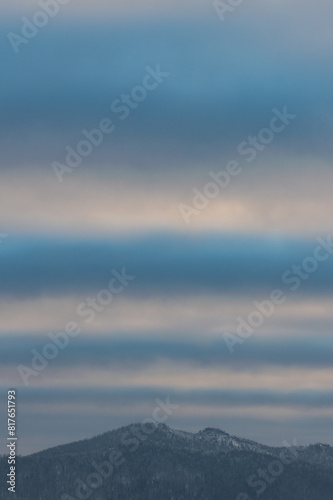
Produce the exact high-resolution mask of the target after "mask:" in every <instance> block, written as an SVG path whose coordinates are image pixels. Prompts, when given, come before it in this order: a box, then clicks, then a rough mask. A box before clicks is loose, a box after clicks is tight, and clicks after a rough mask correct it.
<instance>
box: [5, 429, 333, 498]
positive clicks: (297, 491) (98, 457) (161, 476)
mask: <svg viewBox="0 0 333 500" xmlns="http://www.w3.org/2000/svg"><path fill="white" fill-rule="evenodd" d="M16 470H17V479H16V482H17V487H16V493H12V492H8V491H7V487H8V485H6V481H7V478H6V474H7V473H8V464H7V457H2V458H1V460H0V473H1V476H2V481H1V489H0V498H1V500H7V499H11V500H16V499H17V500H88V499H91V500H193V499H196V500H255V499H258V498H260V499H262V500H332V497H333V494H332V491H333V474H332V472H333V447H331V446H329V445H324V444H315V445H311V446H306V447H305V446H288V445H286V446H285V447H270V446H265V445H262V444H259V443H256V442H254V441H250V440H248V439H242V438H239V437H236V436H231V435H229V434H227V433H226V432H224V431H222V430H220V429H213V428H206V429H204V430H202V431H199V432H197V433H190V432H184V431H178V430H174V429H171V428H169V427H167V426H166V425H165V424H145V425H143V424H133V425H131V426H127V427H122V428H120V429H117V430H114V431H111V432H107V433H105V434H102V435H99V436H96V437H94V438H92V439H86V440H83V441H78V442H75V443H70V444H67V445H63V446H57V447H55V448H50V449H48V450H45V451H41V452H39V453H35V454H33V455H30V456H27V457H19V458H18V459H17V463H16Z"/></svg>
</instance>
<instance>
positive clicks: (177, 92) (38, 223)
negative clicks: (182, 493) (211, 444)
mask: <svg viewBox="0 0 333 500" xmlns="http://www.w3.org/2000/svg"><path fill="white" fill-rule="evenodd" d="M54 2H55V0H54ZM54 2H51V1H50V2H47V1H46V0H45V1H43V0H41V1H40V2H39V3H37V2H35V1H34V0H24V1H23V0H18V1H16V2H15V3H13V2H9V0H2V1H1V3H0V7H1V10H2V16H1V21H0V36H1V56H0V57H1V67H2V70H3V75H4V77H3V78H2V79H1V81H0V96H1V101H2V113H1V115H0V132H1V133H0V144H1V150H2V155H1V156H2V161H1V167H0V168H1V184H0V209H1V214H2V217H1V224H0V272H1V274H0V275H1V280H0V297H1V301H0V374H1V386H0V392H1V407H2V409H1V416H0V426H1V431H2V432H1V433H2V435H5V434H6V432H7V431H6V428H7V421H6V417H7V415H6V397H7V396H6V395H7V390H8V389H10V388H15V389H16V390H17V406H18V436H19V448H18V449H19V452H20V453H21V454H23V455H26V454H29V453H33V452H36V451H39V450H42V449H46V448H48V447H50V446H56V445H59V444H64V443H67V442H71V441H74V440H78V439H83V438H87V437H91V436H94V435H96V434H101V433H103V432H106V431H108V430H111V429H114V428H117V427H120V426H122V425H127V424H130V423H133V422H141V421H143V420H145V419H147V418H148V419H149V418H150V419H151V418H153V415H154V409H155V408H156V404H157V403H156V401H157V400H158V401H164V402H167V401H170V402H171V404H173V405H174V407H172V410H169V414H168V413H167V414H166V419H165V423H166V424H167V425H170V426H171V427H173V428H178V429H183V430H188V431H193V432H196V431H198V430H200V429H202V428H205V427H218V428H221V429H223V430H224V431H226V432H228V433H230V434H235V435H238V436H243V437H247V438H250V439H254V440H258V441H260V442H264V443H267V444H274V445H282V443H283V441H285V440H287V441H288V442H293V440H294V439H296V441H297V443H298V444H308V443H315V442H325V443H330V444H332V445H333V438H332V433H331V423H332V418H333V389H332V376H333V366H332V359H333V357H332V355H333V338H332V319H333V313H332V275H333V244H332V242H333V235H332V224H331V220H330V214H331V213H332V209H333V202H332V195H331V187H332V181H333V170H332V140H331V135H332V125H333V100H332V76H333V70H332V65H331V64H330V57H331V51H332V50H331V49H332V43H333V35H332V30H331V22H330V20H331V18H332V14H333V7H332V4H331V2H329V1H326V0H318V1H317V2H316V3H314V2H312V1H310V0H302V1H300V0H288V1H287V0H275V1H274V0H270V1H267V0H265V1H263V0H252V1H251V3H249V2H247V1H246V0H244V1H243V2H240V3H239V5H238V6H237V7H230V4H231V3H232V2H231V3H230V4H229V8H228V9H227V10H226V11H224V10H223V7H222V6H221V4H222V3H223V2H220V3H219V2H212V1H210V0H191V2H190V1H187V0H178V1H173V0H172V1H171V0H168V1H167V0H154V1H153V0H142V1H141V2H137V1H132V0H122V1H120V0H114V1H113V2H107V1H102V0H95V1H94V2H91V1H88V0H82V1H80V2H75V1H74V0H71V1H69V2H66V1H62V2H60V1H58V2H56V3H54ZM225 4H228V2H227V1H226V2H225ZM43 7H44V8H43ZM48 9H49V10H48ZM48 12H49V13H50V14H48ZM36 25H37V26H36ZM3 453H5V451H3Z"/></svg>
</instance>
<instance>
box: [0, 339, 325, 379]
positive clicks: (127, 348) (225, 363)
mask: <svg viewBox="0 0 333 500" xmlns="http://www.w3.org/2000/svg"><path fill="white" fill-rule="evenodd" d="M53 333H56V332H53ZM166 333H167V332H166ZM18 342H19V343H20V351H17V349H15V346H16V345H17V343H18ZM48 343H50V338H49V337H48V336H46V335H45V337H44V338H43V337H41V336H38V337H34V336H33V335H32V334H29V336H26V337H22V335H20V336H18V337H17V336H15V335H12V336H11V337H9V336H5V335H2V336H1V337H0V345H1V353H0V360H1V363H2V365H3V366H12V367H14V366H15V365H16V364H25V365H27V364H28V365H29V364H30V363H31V360H32V358H33V356H34V355H35V354H34V353H35V351H34V353H33V354H31V350H32V349H36V350H37V352H39V353H42V350H43V347H44V346H45V345H46V344H48ZM300 346H301V347H300ZM332 355H333V340H332V339H331V338H330V337H310V336H304V337H303V338H301V339H300V338H299V336H292V337H289V338H286V337H281V338H280V337H279V336H270V337H269V338H265V337H262V336H260V337H256V336H253V337H252V338H251V339H248V340H247V341H246V342H245V343H244V344H242V345H241V346H239V348H238V349H237V351H235V353H234V354H233V355H231V354H230V352H229V350H228V349H227V346H226V344H225V342H224V339H223V338H222V337H221V338H218V339H213V340H203V339H200V340H198V339H196V340H189V339H186V337H185V338H184V337H183V338H177V337H176V336H175V334H170V335H169V336H167V335H166V336H165V337H164V338H154V337H153V336H150V337H144V335H142V334H141V335H140V337H139V338H138V337H135V336H132V337H130V336H128V335H126V336H125V337H124V338H122V337H120V336H118V337H115V336H114V337H113V338H108V337H106V336H105V335H104V336H97V335H95V336H86V335H83V336H81V337H78V338H76V339H74V340H73V339H71V342H70V343H69V345H68V346H67V347H66V349H65V350H64V351H60V352H59V355H58V356H57V358H56V359H55V360H54V361H50V363H49V364H50V367H55V368H57V369H58V368H59V367H66V368H76V367H82V368H84V369H86V370H88V369H93V368H96V367H105V368H107V367H110V369H111V368H112V367H117V368H118V369H121V370H144V369H146V368H147V366H149V365H154V364H156V363H157V364H158V363H161V362H162V363H163V362H164V361H168V362H171V363H179V364H184V363H185V364H188V365H190V366H193V367H196V366H197V367H198V368H200V367H202V368H210V367H221V368H223V367H225V368H228V369H231V370H234V371H247V370H249V369H250V370H251V369H253V368H254V367H258V366H261V367H273V366H276V367H286V368H289V367H298V368H305V367H307V368H322V369H327V368H330V367H331V360H332Z"/></svg>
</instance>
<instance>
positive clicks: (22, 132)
mask: <svg viewBox="0 0 333 500" xmlns="http://www.w3.org/2000/svg"><path fill="white" fill-rule="evenodd" d="M214 21H215V18H214ZM298 22H299V21H298ZM269 24H274V25H275V24H276V21H275V20H270V23H269ZM2 29H3V30H5V29H6V28H4V27H3V28H2ZM87 29H89V30H91V29H92V27H91V25H90V24H89V26H87V25H85V24H83V25H82V26H78V25H77V24H76V23H70V22H69V23H67V24H64V25H61V24H60V25H57V26H55V27H54V29H50V30H48V31H45V36H44V33H43V34H40V36H39V37H38V38H37V37H36V39H35V40H33V41H32V42H30V44H29V46H26V47H24V48H23V49H24V50H22V52H23V53H22V54H19V57H15V54H14V53H12V50H11V47H10V45H9V44H8V51H7V52H5V54H4V62H3V71H4V72H5V73H6V74H8V78H7V79H5V80H3V81H2V82H1V83H0V97H1V96H2V97H3V98H4V110H3V113H2V115H1V120H0V129H1V131H2V142H3V147H4V155H5V156H4V157H5V159H6V162H5V164H7V167H8V166H10V167H11V168H14V167H15V166H16V167H17V165H20V167H21V168H23V167H24V165H26V159H27V158H29V160H30V161H31V162H34V163H35V164H38V165H40V166H42V165H45V164H47V165H50V164H51V163H52V161H61V160H62V156H64V152H65V147H66V146H67V145H72V146H73V147H75V146H76V144H77V143H78V142H79V141H80V140H81V139H82V137H81V131H82V130H83V129H88V130H89V129H91V128H94V127H96V125H97V124H98V123H99V121H100V120H101V119H102V118H104V117H108V118H112V119H114V121H115V123H116V125H117V130H116V132H115V135H114V137H112V138H111V137H110V138H108V140H107V141H105V142H104V144H103V145H102V146H101V147H100V148H99V149H98V151H96V153H94V154H93V155H92V156H91V157H90V158H88V159H86V160H85V165H86V167H88V166H89V167H92V165H94V164H96V162H97V163H103V162H108V164H110V163H111V161H113V162H115V163H119V162H122V163H123V164H126V163H127V164H128V163H130V164H134V165H136V167H137V168H139V169H140V170H141V169H142V168H147V167H149V168H150V169H154V168H156V163H157V160H159V162H161V161H162V159H163V158H164V159H165V158H169V159H170V166H169V168H172V165H174V162H175V159H178V160H183V161H185V160H187V161H190V160H194V159H195V158H201V159H202V160H204V161H206V160H208V159H212V158H214V159H216V157H218V156H221V152H222V151H223V152H226V153H231V152H233V151H234V150H236V148H237V146H238V144H239V143H240V142H241V141H242V140H243V138H244V137H247V136H248V135H253V134H256V133H257V132H258V130H260V129H261V128H262V127H264V126H266V123H267V121H268V120H269V119H270V117H271V113H272V109H273V108H275V107H277V108H281V107H283V106H285V105H287V106H288V108H289V110H290V112H291V113H294V114H296V115H297V116H298V120H297V122H295V124H293V127H292V128H293V130H290V131H289V132H288V134H284V136H282V135H281V137H279V141H278V142H279V148H281V149H282V150H287V151H303V153H304V154H305V155H306V154H311V155H312V156H317V157H321V158H326V159H329V158H331V152H332V148H331V141H330V140H329V138H330V136H329V130H330V128H331V121H332V116H333V110H332V105H331V99H330V91H331V89H330V85H329V82H330V81H331V77H332V70H331V69H330V66H329V65H327V64H326V61H324V60H320V59H318V57H317V55H314V56H312V59H311V63H310V62H309V57H310V58H311V55H309V53H308V51H305V52H304V54H302V53H301V54H298V53H297V54H295V51H291V50H290V46H288V47H285V46H284V45H280V44H277V42H276V40H275V39H274V37H272V36H271V35H270V28H269V26H267V25H266V23H265V24H263V25H262V24H261V25H260V26H259V29H258V31H257V32H256V31H254V30H253V29H252V28H251V41H250V40H249V36H248V35H249V32H248V30H249V27H248V26H244V24H243V23H239V24H236V26H234V25H233V24H230V25H223V26H222V25H220V23H219V22H216V23H215V22H210V23H206V22H201V21H200V22H198V21H197V20H196V21H192V22H188V21H187V22H184V21H179V22H176V21H175V20H172V19H171V20H170V19H168V20H164V21H161V20H160V21H156V20H154V21H153V22H152V21H144V22H142V23H135V22H133V21H131V22H127V23H120V24H117V25H116V24H111V26H110V24H107V25H105V24H104V25H103V24H100V23H96V24H94V25H93V29H94V40H93V45H92V41H91V39H89V37H87V36H86V32H87ZM244 30H245V31H244ZM64 32H65V33H66V36H63V34H64ZM199 35H200V36H199ZM263 39H265V44H263ZM46 42H47V45H48V50H47V51H45V43H46ZM225 47H228V50H225ZM295 59H297V65H295ZM157 64H160V66H161V68H162V69H163V70H164V71H167V72H169V73H170V77H169V78H168V80H167V81H166V82H164V84H163V85H161V87H160V88H159V89H158V90H157V91H156V92H154V94H151V95H149V98H147V99H146V100H145V101H144V102H143V103H141V105H140V107H139V108H138V109H137V110H134V111H135V112H134V113H132V114H131V116H130V117H129V118H128V119H127V120H126V122H121V121H120V120H119V116H117V115H115V114H114V113H112V112H111V110H110V106H111V103H112V102H113V101H114V100H115V99H117V98H119V97H120V96H121V95H122V94H124V93H128V92H130V91H131V89H132V88H133V87H134V86H136V85H138V84H140V82H141V80H142V78H143V76H144V74H145V67H146V66H147V65H151V66H155V65H157ZM309 65H312V66H313V67H315V71H313V72H312V73H311V76H309V71H308V67H309ZM22 74H24V75H25V78H24V79H22V76H21V75H22ZM8 82H11V84H9V83H8ZM305 137H306V140H305V141H304V138H305ZM17 140H19V141H20V148H19V149H18V148H17V147H16V143H17ZM152 141H153V143H154V146H152ZM128 144H131V147H130V148H129V147H127V146H128ZM276 148H277V145H274V146H273V149H274V150H275V149H276Z"/></svg>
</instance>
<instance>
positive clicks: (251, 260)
mask: <svg viewBox="0 0 333 500" xmlns="http://www.w3.org/2000/svg"><path fill="white" fill-rule="evenodd" d="M324 239H325V240H326V238H325V235H324ZM317 246H318V243H317V242H316V240H315V241H310V240H309V241H307V240H304V241H303V240H292V239H277V240H272V239H268V238H263V237H262V238H260V237H254V236H249V237H246V236H226V235H219V234H217V233H202V234H196V235H192V236H191V235H182V234H180V233H171V232H170V233H168V232H165V233H163V232H161V233H159V234H158V233H154V234H147V235H143V236H141V237H129V236H128V237H122V238H114V239H108V240H88V239H66V240H65V239H60V238H58V239H54V238H45V237H44V238H43V237H40V238H38V237H35V238H34V237H14V236H12V237H11V238H8V240H6V245H3V247H2V248H1V253H0V272H1V276H2V279H1V282H0V294H1V295H2V296H9V297H10V296H16V297H33V296H38V295H54V294H55V295H61V294H71V293H74V292H78V291H80V292H81V293H82V292H83V290H85V291H86V292H87V293H91V292H93V291H95V292H97V291H98V290H99V289H101V288H106V287H107V284H108V282H109V280H110V278H111V271H112V269H116V270H118V271H121V269H123V268H126V271H127V273H129V274H130V275H132V276H135V280H134V281H133V282H132V283H131V286H129V287H128V289H127V290H126V294H127V293H129V294H130V295H131V294H132V293H134V294H139V295H140V294H141V295H142V294H143V295H145V296H153V295H155V294H162V295H165V294H170V293H171V294H176V295H177V294H181V293H187V294H193V293H196V292H198V291H200V292H215V293H222V292H230V293H245V292H249V291H251V292H256V293H261V294H263V293H270V292H271V291H272V290H273V289H274V288H281V287H284V289H285V288H286V284H287V282H286V281H284V283H283V282H282V275H283V274H284V273H285V272H287V271H288V270H290V269H291V268H292V266H293V265H299V264H301V263H302V261H303V260H304V259H305V258H307V257H311V256H313V253H314V249H315V248H316V247H317ZM322 252H323V254H324V253H326V255H327V252H326V251H325V250H323V249H322ZM272 262H274V266H272ZM332 266H333V262H332V259H328V260H326V262H320V263H318V270H317V271H316V272H315V273H313V274H312V273H310V274H311V279H309V278H310V276H309V275H308V278H307V279H306V280H303V283H302V288H301V289H300V291H310V292H314V291H315V292H316V293H328V292H329V291H330V286H331V274H332ZM294 274H295V273H294V272H291V270H290V273H289V275H288V276H289V280H290V279H292V278H291V277H292V276H293V275H294ZM290 287H291V285H289V288H287V290H289V289H290Z"/></svg>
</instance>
